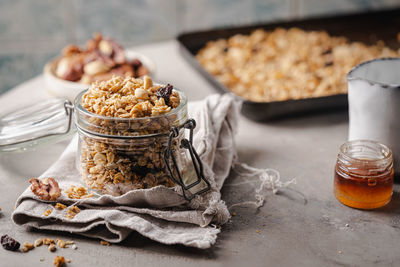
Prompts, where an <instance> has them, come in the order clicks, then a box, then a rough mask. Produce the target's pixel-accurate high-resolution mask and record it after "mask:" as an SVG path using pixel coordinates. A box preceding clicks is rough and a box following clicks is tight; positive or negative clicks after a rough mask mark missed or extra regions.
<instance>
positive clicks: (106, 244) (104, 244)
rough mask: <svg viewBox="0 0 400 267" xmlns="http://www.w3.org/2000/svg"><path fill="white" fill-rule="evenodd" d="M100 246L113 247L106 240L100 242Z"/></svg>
mask: <svg viewBox="0 0 400 267" xmlns="http://www.w3.org/2000/svg"><path fill="white" fill-rule="evenodd" d="M100 244H101V245H103V246H107V247H109V246H111V244H110V243H109V242H107V241H104V240H100Z"/></svg>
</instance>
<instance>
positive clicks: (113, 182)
mask: <svg viewBox="0 0 400 267" xmlns="http://www.w3.org/2000/svg"><path fill="white" fill-rule="evenodd" d="M74 111H75V125H76V126H77V129H78V133H79V147H78V156H77V167H78V169H79V170H80V173H81V176H82V179H83V182H84V183H85V184H86V185H87V186H88V187H90V188H92V189H95V190H97V191H98V192H100V193H104V194H111V195H121V194H124V193H126V192H128V191H130V190H134V189H144V188H150V187H154V186H157V185H164V186H167V187H172V186H175V185H176V183H178V184H181V182H182V174H183V173H185V169H186V166H187V164H188V160H190V159H191V160H192V161H193V165H194V169H195V170H196V173H198V174H199V172H198V171H199V170H200V171H201V168H199V167H201V162H200V161H199V158H198V155H197V154H196V153H195V151H194V153H192V152H191V151H192V150H193V149H192V148H193V147H192V146H191V141H192V136H193V135H192V132H191V135H190V142H188V141H187V142H182V141H183V140H187V139H185V138H184V129H185V128H189V129H190V128H191V129H193V128H194V126H195V125H194V122H193V121H189V123H188V114H187V99H186V96H185V95H184V94H183V92H182V91H179V90H178V89H175V88H173V87H172V86H171V85H169V84H168V85H166V86H164V85H159V84H153V82H152V80H151V79H150V78H149V77H145V78H144V79H143V80H141V79H134V78H121V77H113V78H112V79H110V80H108V81H103V82H95V83H93V84H92V85H91V86H90V87H89V89H88V90H86V91H84V92H82V93H80V94H79V95H78V96H77V97H76V99H75V103H74ZM180 147H184V148H187V150H186V151H189V152H190V155H191V156H189V157H188V156H187V152H185V151H184V149H181V148H180ZM197 160H198V161H197ZM199 163H200V165H199ZM171 176H172V177H171ZM198 177H199V175H198ZM203 178H204V177H203ZM199 179H200V178H199ZM181 186H184V187H185V184H184V183H183V182H182V184H181ZM184 189H188V188H187V187H186V188H184ZM184 196H185V195H184ZM185 198H186V196H185Z"/></svg>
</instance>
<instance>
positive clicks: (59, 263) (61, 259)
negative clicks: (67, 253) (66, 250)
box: [53, 256, 65, 267]
mask: <svg viewBox="0 0 400 267" xmlns="http://www.w3.org/2000/svg"><path fill="white" fill-rule="evenodd" d="M53 264H54V266H56V267H62V266H65V258H64V257H63V256H56V257H55V258H54V261H53Z"/></svg>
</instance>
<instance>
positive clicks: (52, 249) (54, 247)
mask: <svg viewBox="0 0 400 267" xmlns="http://www.w3.org/2000/svg"><path fill="white" fill-rule="evenodd" d="M56 249H57V248H56V245H54V244H50V245H49V251H50V252H54V251H56Z"/></svg>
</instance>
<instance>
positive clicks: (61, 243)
mask: <svg viewBox="0 0 400 267" xmlns="http://www.w3.org/2000/svg"><path fill="white" fill-rule="evenodd" d="M57 246H59V247H60V248H67V247H68V246H67V244H66V243H65V241H64V240H62V239H57Z"/></svg>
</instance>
